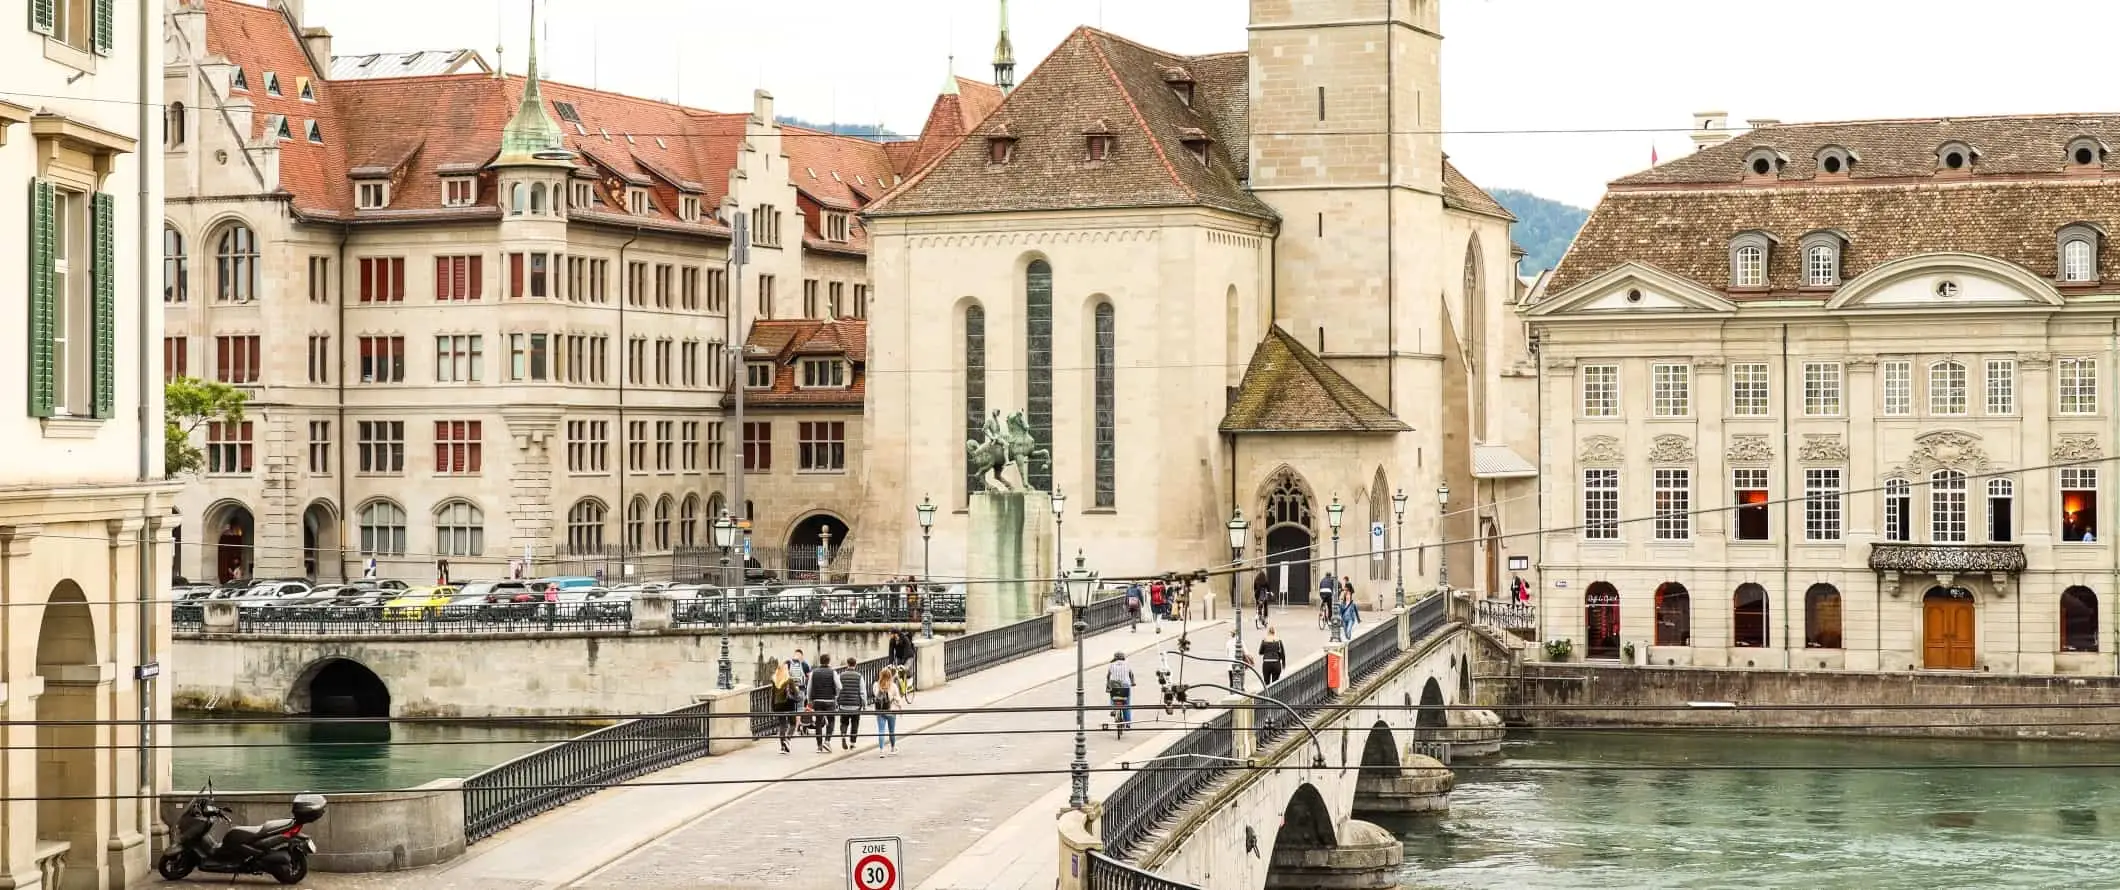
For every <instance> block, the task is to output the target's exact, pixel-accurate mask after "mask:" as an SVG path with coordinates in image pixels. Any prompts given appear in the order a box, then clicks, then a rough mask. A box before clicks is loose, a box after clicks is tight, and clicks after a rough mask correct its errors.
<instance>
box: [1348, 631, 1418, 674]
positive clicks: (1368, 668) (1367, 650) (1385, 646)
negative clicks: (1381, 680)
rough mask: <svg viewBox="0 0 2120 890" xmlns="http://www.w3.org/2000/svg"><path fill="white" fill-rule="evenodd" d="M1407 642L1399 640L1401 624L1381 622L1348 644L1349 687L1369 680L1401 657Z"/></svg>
mask: <svg viewBox="0 0 2120 890" xmlns="http://www.w3.org/2000/svg"><path fill="white" fill-rule="evenodd" d="M1404 644H1405V641H1404V640H1401V639H1399V623H1398V622H1397V621H1396V620H1393V621H1379V622H1377V624H1376V626H1375V627H1372V628H1370V629H1369V631H1368V632H1367V633H1364V634H1362V635H1361V636H1358V637H1355V638H1354V642H1352V643H1349V644H1347V685H1349V686H1353V685H1354V684H1356V683H1360V682H1362V681H1363V680H1366V679H1369V677H1370V676H1371V675H1372V674H1375V673H1376V672H1377V671H1378V670H1379V669H1381V668H1383V667H1384V666H1385V665H1388V664H1390V663H1391V662H1392V661H1393V660H1394V659H1397V658H1398V657H1399V652H1401V651H1403V650H1404V648H1405V646H1404Z"/></svg>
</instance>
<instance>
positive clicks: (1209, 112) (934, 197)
mask: <svg viewBox="0 0 2120 890" xmlns="http://www.w3.org/2000/svg"><path fill="white" fill-rule="evenodd" d="M1225 56H1226V54H1225ZM1225 56H1211V57H1188V56H1180V55H1174V54H1171V53H1165V52H1161V51H1158V50H1154V49H1150V48H1148V47H1145V46H1142V45H1140V44H1137V43H1133V42H1131V41H1128V40H1125V39H1123V38H1120V37H1117V36H1115V35H1112V34H1108V33H1105V32H1103V31H1098V30H1095V29H1092V28H1078V29H1076V30H1075V32H1074V33H1072V34H1070V35H1068V37H1067V39H1066V40H1064V41H1062V42H1061V44H1060V46H1059V47H1057V48H1056V49H1054V50H1053V52H1052V54H1051V55H1049V56H1047V57H1046V59H1045V61H1044V62H1042V63H1040V64H1039V65H1038V68H1037V70H1035V71H1032V72H1031V74H1030V76H1029V77H1026V78H1024V80H1023V83H1022V85H1020V86H1018V87H1017V88H1016V90H1015V91H1014V92H1012V93H1010V94H1009V95H1008V97H1007V98H1006V99H1005V100H1003V101H1002V103H1001V107H1000V108H998V109H996V110H995V111H994V112H993V114H991V115H989V116H988V117H987V118H986V120H985V121H984V122H983V123H981V124H980V125H979V126H978V127H977V128H975V130H974V132H973V134H972V135H971V136H970V137H969V138H967V139H965V140H963V141H962V142H959V143H958V144H957V145H956V146H955V147H954V148H952V149H950V150H949V151H948V152H947V153H946V154H945V155H943V156H942V157H940V158H938V159H937V160H936V161H935V162H934V163H932V164H930V165H928V166H926V167H923V168H922V169H921V170H920V171H919V172H918V173H915V174H914V175H913V177H912V179H911V180H909V181H908V183H907V184H906V185H905V186H903V187H901V188H900V189H899V190H898V191H896V192H894V193H892V194H891V195H889V196H886V197H885V198H884V199H882V200H881V201H879V202H878V203H877V204H876V205H874V206H872V207H871V208H870V211H869V212H870V213H871V214H925V213H964V212H979V211H1006V210H1060V209H1077V208H1090V207H1143V206H1161V207H1170V206H1202V205H1204V206H1208V207H1216V208H1220V209H1224V210H1229V211H1233V212H1237V213H1243V214H1247V215H1251V216H1257V217H1261V218H1267V219H1272V218H1275V214H1274V212H1273V210H1271V209H1270V208H1268V207H1267V206H1266V205H1265V204H1263V203H1261V202H1260V201H1259V200H1258V199H1257V198H1254V197H1253V196H1252V195H1251V194H1250V193H1249V192H1247V191H1246V190H1245V189H1244V187H1243V186H1242V184H1241V183H1240V182H1239V181H1238V178H1239V176H1241V175H1242V174H1243V172H1244V168H1243V167H1242V166H1240V165H1238V164H1237V163H1236V162H1235V160H1234V156H1233V155H1232V154H1231V148H1232V146H1231V144H1230V140H1229V139H1228V138H1226V137H1225V136H1224V135H1223V134H1224V133H1226V132H1230V131H1231V130H1232V129H1235V130H1238V131H1241V130H1242V129H1243V127H1244V122H1243V121H1230V120H1221V119H1218V117H1217V112H1218V110H1221V111H1226V110H1228V109H1230V108H1233V107H1236V106H1237V105H1239V104H1241V102H1242V101H1244V100H1242V99H1240V98H1239V97H1238V95H1237V94H1236V91H1237V90H1239V89H1241V88H1242V81H1241V80H1237V81H1234V82H1232V81H1231V79H1230V78H1229V77H1228V76H1226V73H1225V70H1224V69H1226V68H1227V67H1228V63H1227V61H1226V59H1225ZM1173 68H1180V69H1184V70H1185V72H1186V73H1188V74H1189V75H1190V76H1191V77H1192V78H1193V80H1194V100H1193V102H1192V104H1191V105H1187V103H1186V102H1185V101H1183V100H1182V99H1180V98H1179V96H1178V95H1177V93H1176V92H1175V91H1174V90H1173V89H1171V87H1170V85H1169V83H1168V82H1167V81H1166V79H1165V74H1166V73H1167V72H1168V71H1170V69H1173ZM1195 69H1198V70H1197V71H1196V70H1195ZM1203 74H1205V75H1207V76H1205V77H1203V76H1202V75H1203ZM1100 120H1101V121H1104V122H1106V123H1107V124H1108V125H1109V127H1110V128H1111V129H1112V131H1113V135H1114V137H1115V139H1114V144H1113V147H1112V150H1111V155H1110V157H1109V159H1107V160H1104V161H1095V162H1093V161H1090V160H1089V159H1088V155H1087V151H1086V142H1085V138H1084V135H1083V134H1084V132H1085V130H1086V129H1087V128H1089V127H1091V126H1093V125H1095V123H1096V122H1097V121H1100ZM1187 128H1191V129H1195V130H1199V131H1200V132H1201V133H1202V134H1204V135H1206V136H1207V137H1208V138H1209V139H1210V140H1211V143H1210V145H1209V148H1208V153H1209V163H1208V164H1207V165H1202V164H1201V163H1200V162H1199V161H1197V160H1195V159H1194V157H1193V155H1192V153H1191V151H1190V150H1189V149H1188V148H1187V146H1186V144H1185V143H1186V140H1187V137H1186V136H1185V134H1184V133H1183V132H1182V131H1183V130H1185V129H1187ZM989 134H1007V135H1009V136H1013V137H1014V138H1016V139H1017V143H1016V145H1015V148H1014V155H1013V157H1012V159H1011V160H1010V162H1009V163H1006V164H999V165H994V164H989V163H987V157H988V147H987V145H986V141H987V140H986V139H984V138H982V137H984V136H986V135H989ZM1241 141H1242V140H1241V137H1240V138H1239V142H1241Z"/></svg>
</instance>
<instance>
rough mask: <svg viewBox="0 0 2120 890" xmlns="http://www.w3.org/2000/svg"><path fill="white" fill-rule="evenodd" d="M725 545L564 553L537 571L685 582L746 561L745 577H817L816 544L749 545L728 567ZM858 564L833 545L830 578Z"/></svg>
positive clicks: (706, 579) (710, 580)
mask: <svg viewBox="0 0 2120 890" xmlns="http://www.w3.org/2000/svg"><path fill="white" fill-rule="evenodd" d="M721 559H722V553H721V548H718V547H679V548H676V549H673V550H670V551H668V552H663V553H635V552H629V551H627V550H625V549H623V548H612V549H609V550H604V551H598V552H593V553H566V554H561V555H560V556H558V557H555V558H553V560H552V561H551V564H550V571H549V572H548V571H546V565H545V564H543V563H540V564H539V566H538V568H537V572H538V574H539V575H540V576H541V577H542V576H547V575H568V576H579V577H588V578H598V579H601V580H603V582H604V583H606V584H628V583H644V582H648V581H674V582H678V583H683V584H722V583H726V582H725V581H724V580H723V573H724V572H727V571H733V570H734V567H736V566H739V565H740V566H743V567H744V568H743V571H744V577H745V579H747V580H749V581H753V582H755V581H758V580H779V581H788V582H800V581H813V582H814V581H816V580H818V574H819V573H818V571H817V550H816V548H814V547H796V548H793V549H788V548H782V547H758V546H753V547H752V548H751V558H750V560H749V561H748V562H746V561H745V560H744V558H743V554H742V551H740V550H732V551H731V552H730V554H729V566H730V568H728V569H724V568H723V567H722V562H721ZM853 567H854V548H853V547H841V546H838V545H837V544H834V545H833V547H832V554H831V560H830V562H829V563H828V564H827V565H826V566H825V571H824V573H823V574H824V575H825V576H826V577H825V580H827V581H839V582H844V581H846V580H847V579H848V577H849V576H850V575H851V571H852V569H853Z"/></svg>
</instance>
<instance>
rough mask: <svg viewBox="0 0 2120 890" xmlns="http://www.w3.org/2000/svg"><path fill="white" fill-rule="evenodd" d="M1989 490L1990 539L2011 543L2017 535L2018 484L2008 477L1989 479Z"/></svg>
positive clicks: (1999, 542) (2000, 542) (1998, 542)
mask: <svg viewBox="0 0 2120 890" xmlns="http://www.w3.org/2000/svg"><path fill="white" fill-rule="evenodd" d="M1987 491H1988V498H1987V508H1988V510H1987V514H1988V540H1990V541H1993V542H1995V543H1997V544H2006V543H2009V542H2010V541H2012V540H2015V539H2016V536H2017V535H2016V529H2017V524H2016V514H2017V510H2016V506H2017V484H2016V483H2015V482H2012V481H2010V480H2008V479H1989V480H1988V484H1987Z"/></svg>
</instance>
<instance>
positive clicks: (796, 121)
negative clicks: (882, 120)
mask: <svg viewBox="0 0 2120 890" xmlns="http://www.w3.org/2000/svg"><path fill="white" fill-rule="evenodd" d="M780 125H781V126H783V127H803V128H805V129H810V130H822V131H824V132H826V133H836V134H839V135H841V136H857V137H860V138H862V139H870V140H874V141H877V142H898V141H900V140H904V139H908V138H911V137H908V136H905V135H903V134H900V133H893V132H891V131H889V130H886V129H884V128H883V125H882V124H842V123H839V122H837V121H834V122H832V123H817V122H815V121H806V120H803V119H802V118H799V117H789V116H787V115H781V117H780Z"/></svg>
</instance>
